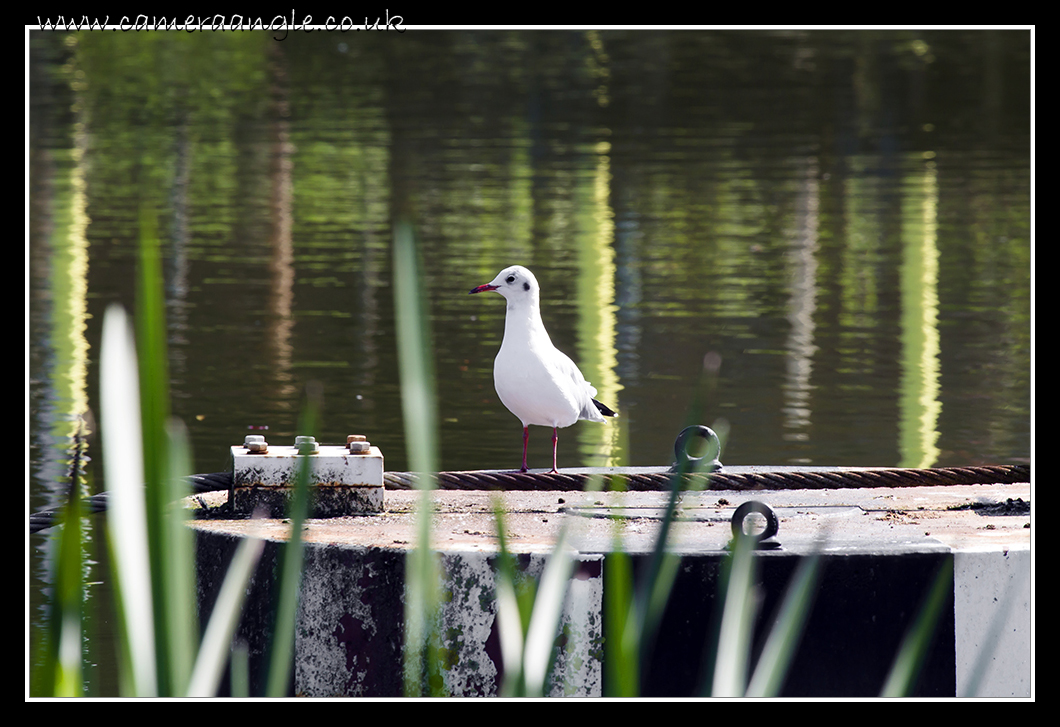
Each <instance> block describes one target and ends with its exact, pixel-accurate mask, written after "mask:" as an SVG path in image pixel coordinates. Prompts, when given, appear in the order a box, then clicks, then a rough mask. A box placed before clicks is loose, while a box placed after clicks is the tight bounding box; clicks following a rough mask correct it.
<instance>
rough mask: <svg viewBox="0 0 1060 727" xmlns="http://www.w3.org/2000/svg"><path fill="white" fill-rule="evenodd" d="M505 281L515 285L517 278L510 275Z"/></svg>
mask: <svg viewBox="0 0 1060 727" xmlns="http://www.w3.org/2000/svg"><path fill="white" fill-rule="evenodd" d="M505 280H506V281H508V282H509V283H514V282H515V276H514V275H509V276H508V277H507V278H505Z"/></svg>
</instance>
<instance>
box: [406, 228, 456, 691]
mask: <svg viewBox="0 0 1060 727" xmlns="http://www.w3.org/2000/svg"><path fill="white" fill-rule="evenodd" d="M394 315H395V319H396V320H395V324H396V329H397V345H398V363H399V369H400V376H401V409H402V414H403V419H404V426H405V442H406V450H407V452H408V460H409V464H410V467H411V469H412V471H414V472H419V473H429V472H435V471H437V452H438V444H437V437H438V428H437V422H438V414H437V404H436V401H437V398H436V395H435V391H436V389H435V378H434V363H433V357H432V354H431V346H430V324H429V321H430V319H429V318H428V315H427V305H426V295H425V293H424V279H423V276H422V275H421V274H420V265H419V259H418V254H417V250H416V238H415V234H414V232H413V229H412V226H411V225H410V224H408V223H407V222H399V223H398V224H397V225H395V227H394ZM417 482H418V484H417V487H419V488H421V491H420V497H419V502H418V505H417V508H416V544H415V547H414V548H413V550H412V551H411V552H410V553H409V554H408V557H407V559H406V568H405V590H406V601H405V669H404V672H405V680H404V681H405V694H406V695H408V696H419V695H420V694H421V693H422V691H423V689H422V685H423V684H424V682H425V681H426V683H427V684H428V685H429V689H430V691H431V694H432V695H439V696H440V695H442V694H444V691H445V690H444V683H443V680H442V677H441V673H440V668H441V667H440V663H439V661H438V659H437V657H436V655H437V653H438V643H439V640H438V634H437V632H436V629H434V628H433V625H434V624H435V623H436V621H437V615H438V604H439V595H438V582H439V580H438V579H439V576H438V561H437V557H436V556H435V554H434V553H433V552H431V545H430V530H431V510H432V500H431V492H430V489H431V487H432V482H433V481H432V479H431V478H429V477H420V478H417ZM432 655H434V656H432Z"/></svg>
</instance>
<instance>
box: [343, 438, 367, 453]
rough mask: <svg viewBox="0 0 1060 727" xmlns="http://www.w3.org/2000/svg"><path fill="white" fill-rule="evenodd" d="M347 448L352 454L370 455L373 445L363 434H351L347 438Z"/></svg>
mask: <svg viewBox="0 0 1060 727" xmlns="http://www.w3.org/2000/svg"><path fill="white" fill-rule="evenodd" d="M346 446H347V447H348V448H349V450H350V454H368V452H369V450H370V449H371V446H372V445H371V444H370V443H369V442H368V438H367V437H365V436H364V435H363V434H350V435H347V437H346Z"/></svg>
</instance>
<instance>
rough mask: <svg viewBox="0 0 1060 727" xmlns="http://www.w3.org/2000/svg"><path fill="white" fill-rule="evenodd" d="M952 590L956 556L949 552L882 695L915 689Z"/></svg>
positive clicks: (899, 652) (899, 653)
mask: <svg viewBox="0 0 1060 727" xmlns="http://www.w3.org/2000/svg"><path fill="white" fill-rule="evenodd" d="M952 592H953V556H949V557H947V558H946V561H945V563H943V564H942V566H941V567H940V568H939V572H938V575H936V576H935V582H934V583H933V584H932V586H931V590H930V591H928V593H927V596H926V597H925V599H924V602H923V603H922V604H921V606H920V610H919V611H918V612H917V615H916V619H915V620H914V621H913V625H912V626H910V628H909V631H908V632H906V635H905V638H904V639H902V645H901V647H900V648H899V649H898V654H897V655H896V656H895V659H894V665H893V666H892V667H891V672H890V674H889V675H888V676H887V681H886V683H885V684H884V686H883V690H882V691H881V692H880V696H881V697H906V696H909V695H910V693H911V692H912V691H913V688H914V687H915V685H916V679H917V676H919V674H920V668H921V667H922V666H923V664H924V659H925V657H926V656H927V651H928V647H930V646H931V640H932V638H933V637H934V635H935V626H936V624H937V623H938V618H939V614H940V613H941V612H942V607H943V605H944V604H945V603H946V598H947V596H948V595H950V594H951V593H952Z"/></svg>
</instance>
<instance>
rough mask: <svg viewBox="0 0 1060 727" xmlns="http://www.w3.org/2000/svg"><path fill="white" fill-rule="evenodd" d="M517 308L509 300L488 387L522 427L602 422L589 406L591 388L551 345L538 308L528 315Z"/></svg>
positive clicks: (591, 406)
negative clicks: (502, 335)
mask: <svg viewBox="0 0 1060 727" xmlns="http://www.w3.org/2000/svg"><path fill="white" fill-rule="evenodd" d="M534 302H535V303H536V301H534ZM513 306H514V308H515V309H514V310H513ZM519 308H520V306H518V304H517V302H515V303H513V302H512V301H509V303H508V311H507V313H506V315H505V321H504V340H503V342H502V343H501V349H500V351H498V352H497V358H496V360H495V361H494V362H493V383H494V385H495V386H496V387H497V396H499V397H500V399H501V402H502V403H503V404H504V405H505V406H506V407H508V410H509V411H510V412H512V414H514V415H515V416H516V417H518V418H519V420H520V421H522V423H523V426H524V427H525V426H527V425H528V424H535V425H538V426H545V427H569V426H570V425H571V424H574V423H575V422H576V421H578V420H579V419H588V420H590V421H594V422H603V421H606V420H605V419H604V418H603V416H601V414H600V412H599V410H598V409H597V408H596V404H594V403H593V397H594V396H596V389H595V388H593V386H592V384H590V383H589V382H588V381H586V380H585V377H584V376H583V375H582V373H581V371H579V370H578V367H577V366H576V365H575V364H574V362H573V361H571V360H570V357H569V356H567V355H566V354H565V353H563V352H562V351H560V350H559V349H557V348H556V347H555V346H553V345H552V340H551V339H550V338H549V336H548V333H547V332H546V331H545V327H544V325H543V324H542V322H541V316H540V314H539V312H538V310H537V306H536V305H534V306H533V307H532V309H531V310H530V311H529V315H527V311H526V310H520V309H519Z"/></svg>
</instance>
